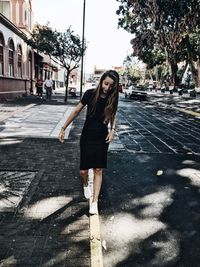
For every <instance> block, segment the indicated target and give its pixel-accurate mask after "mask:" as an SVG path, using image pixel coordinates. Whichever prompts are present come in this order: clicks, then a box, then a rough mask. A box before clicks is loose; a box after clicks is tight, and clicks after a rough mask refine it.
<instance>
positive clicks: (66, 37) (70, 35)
mask: <svg viewBox="0 0 200 267" xmlns="http://www.w3.org/2000/svg"><path fill="white" fill-rule="evenodd" d="M27 43H28V44H29V45H30V46H32V47H33V48H34V49H36V50H37V51H38V52H42V53H45V54H47V55H48V56H49V57H50V58H51V59H52V61H54V62H55V63H57V64H58V65H60V66H61V67H63V68H65V70H66V95H65V102H66V101H67V88H68V81H69V75H70V73H71V71H72V70H74V69H76V68H78V67H79V65H80V61H81V58H82V56H83V55H84V53H85V50H86V45H85V42H84V44H82V41H81V39H80V37H79V36H78V35H75V34H74V32H73V31H72V30H71V28H70V27H69V28H68V29H67V30H66V31H65V32H63V33H62V32H58V31H56V30H55V31H53V30H52V29H51V28H50V27H49V25H45V26H41V25H36V27H35V29H34V31H33V32H32V34H31V37H30V38H29V39H28V40H27Z"/></svg>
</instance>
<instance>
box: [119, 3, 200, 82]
mask: <svg viewBox="0 0 200 267" xmlns="http://www.w3.org/2000/svg"><path fill="white" fill-rule="evenodd" d="M117 1H118V2H120V6H119V9H118V11H117V14H118V15H119V16H120V18H119V22H118V24H119V27H122V28H124V29H125V30H127V31H129V32H130V33H133V34H134V38H133V39H132V45H133V49H134V53H135V55H137V56H138V57H139V58H140V59H142V60H144V61H146V62H147V63H149V62H150V61H151V59H152V51H153V49H154V45H155V44H156V45H158V46H159V48H160V49H161V51H162V52H163V54H164V55H165V58H166V61H167V63H168V65H169V66H170V69H169V72H170V74H171V77H172V81H173V83H174V86H176V85H177V83H178V80H177V71H178V65H177V63H178V60H179V59H180V58H178V56H180V46H181V45H182V46H183V45H184V46H186V40H187V39H188V36H189V35H190V34H192V33H193V32H195V31H196V29H197V28H198V27H199V26H198V25H199V24H200V16H199V14H200V2H199V0H173V1H172V0H117ZM188 40H189V39H188ZM187 49H190V48H189V47H187ZM187 56H188V57H189V56H191V55H189V54H188V55H187Z"/></svg>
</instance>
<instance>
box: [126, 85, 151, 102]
mask: <svg viewBox="0 0 200 267" xmlns="http://www.w3.org/2000/svg"><path fill="white" fill-rule="evenodd" d="M124 95H125V98H130V99H131V98H132V99H138V100H147V92H146V90H145V89H144V88H143V87H141V86H134V85H131V86H129V87H128V88H127V89H125V90H124Z"/></svg>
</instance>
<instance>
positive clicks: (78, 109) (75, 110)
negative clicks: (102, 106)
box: [59, 102, 84, 143]
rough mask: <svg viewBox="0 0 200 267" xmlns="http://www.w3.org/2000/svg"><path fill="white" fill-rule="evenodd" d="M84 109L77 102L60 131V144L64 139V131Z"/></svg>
mask: <svg viewBox="0 0 200 267" xmlns="http://www.w3.org/2000/svg"><path fill="white" fill-rule="evenodd" d="M83 108H84V105H83V104H82V103H81V102H79V103H78V105H77V106H76V107H75V109H74V110H73V111H72V112H71V113H70V114H69V116H68V118H67V120H66V121H65V123H64V125H63V127H62V128H61V130H60V134H59V140H60V142H61V143H63V142H64V138H65V129H66V128H67V127H68V126H69V125H70V123H71V122H72V121H73V120H74V119H75V118H76V117H77V116H78V114H79V113H80V112H81V110H82V109H83Z"/></svg>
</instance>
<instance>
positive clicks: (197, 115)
mask: <svg viewBox="0 0 200 267" xmlns="http://www.w3.org/2000/svg"><path fill="white" fill-rule="evenodd" d="M178 110H180V111H182V112H184V113H187V114H190V115H193V116H195V117H200V113H198V112H195V111H192V110H187V109H182V108H178Z"/></svg>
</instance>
